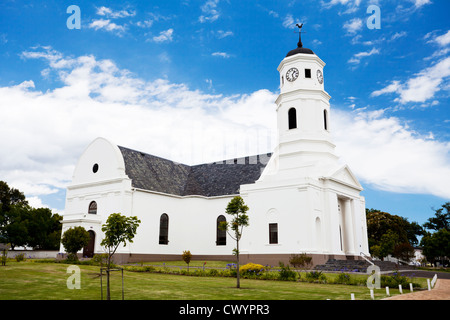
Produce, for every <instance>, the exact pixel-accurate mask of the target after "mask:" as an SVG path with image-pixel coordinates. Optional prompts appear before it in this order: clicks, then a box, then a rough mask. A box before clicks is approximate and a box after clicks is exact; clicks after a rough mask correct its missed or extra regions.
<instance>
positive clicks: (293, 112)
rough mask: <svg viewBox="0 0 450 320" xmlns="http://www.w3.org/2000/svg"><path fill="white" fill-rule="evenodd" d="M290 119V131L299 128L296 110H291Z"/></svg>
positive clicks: (289, 112)
mask: <svg viewBox="0 0 450 320" xmlns="http://www.w3.org/2000/svg"><path fill="white" fill-rule="evenodd" d="M288 117H289V130H290V129H296V128H297V110H295V108H290V109H289V111H288Z"/></svg>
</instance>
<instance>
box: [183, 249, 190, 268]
mask: <svg viewBox="0 0 450 320" xmlns="http://www.w3.org/2000/svg"><path fill="white" fill-rule="evenodd" d="M181 257H182V258H183V261H184V262H186V263H187V265H188V272H189V263H190V262H191V259H192V254H191V252H190V251H189V250H187V251H183V254H182V256H181Z"/></svg>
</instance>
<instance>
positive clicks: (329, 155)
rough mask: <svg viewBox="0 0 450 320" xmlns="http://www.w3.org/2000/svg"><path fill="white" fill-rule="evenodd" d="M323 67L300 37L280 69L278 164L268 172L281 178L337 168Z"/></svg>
mask: <svg viewBox="0 0 450 320" xmlns="http://www.w3.org/2000/svg"><path fill="white" fill-rule="evenodd" d="M299 27H300V31H301V26H299ZM324 67H325V63H324V62H323V61H322V60H321V59H320V58H319V57H318V56H317V55H316V54H314V52H313V51H312V50H311V49H307V48H304V47H303V44H302V41H301V33H300V40H299V42H298V44H297V48H295V49H294V50H291V51H289V52H288V54H287V55H286V57H285V58H284V59H283V60H282V61H281V63H280V65H279V66H278V71H279V73H280V95H279V96H278V99H277V100H276V105H277V109H276V110H277V127H278V133H277V138H278V141H277V147H276V150H275V152H274V157H273V158H274V159H273V161H272V162H275V163H272V165H271V166H270V167H271V170H267V171H268V172H269V171H272V170H276V171H277V172H278V174H279V175H278V177H282V178H287V177H289V178H291V177H294V176H295V177H300V176H305V174H306V175H311V174H313V175H314V174H317V175H323V174H324V172H321V171H322V170H321V168H323V167H329V166H330V165H333V164H336V161H337V159H338V158H337V156H336V155H335V153H334V149H335V145H334V144H333V142H332V139H331V133H330V103H329V100H330V98H331V97H330V95H329V94H328V93H327V92H326V91H325V88H324V71H323V69H324ZM299 164H301V165H299ZM274 165H275V166H276V168H273V166H274ZM305 170H306V171H305Z"/></svg>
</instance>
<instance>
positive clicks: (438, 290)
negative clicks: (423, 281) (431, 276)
mask: <svg viewBox="0 0 450 320" xmlns="http://www.w3.org/2000/svg"><path fill="white" fill-rule="evenodd" d="M384 300H450V279H439V278H438V279H437V282H436V285H435V286H434V288H433V289H431V290H430V291H428V290H425V291H423V290H422V291H416V292H412V293H405V294H399V295H397V296H393V297H389V298H386V299H384Z"/></svg>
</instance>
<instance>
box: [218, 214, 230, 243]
mask: <svg viewBox="0 0 450 320" xmlns="http://www.w3.org/2000/svg"><path fill="white" fill-rule="evenodd" d="M221 222H227V219H226V218H225V217H224V216H222V215H221V216H219V217H218V218H217V225H216V245H217V246H226V245H227V232H226V231H225V230H220V229H219V225H220V223H221Z"/></svg>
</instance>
